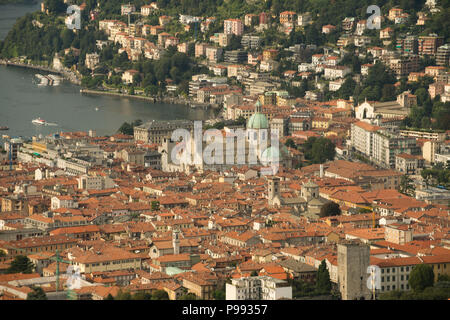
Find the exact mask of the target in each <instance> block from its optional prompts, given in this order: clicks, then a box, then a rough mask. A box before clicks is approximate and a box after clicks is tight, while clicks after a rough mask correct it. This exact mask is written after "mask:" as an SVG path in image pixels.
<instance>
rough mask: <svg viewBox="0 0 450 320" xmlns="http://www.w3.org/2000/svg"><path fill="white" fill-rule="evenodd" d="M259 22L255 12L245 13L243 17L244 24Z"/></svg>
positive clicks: (250, 24) (251, 24) (249, 24)
mask: <svg viewBox="0 0 450 320" xmlns="http://www.w3.org/2000/svg"><path fill="white" fill-rule="evenodd" d="M258 22H259V16H258V15H257V14H252V13H249V14H246V15H245V17H244V24H245V25H246V26H249V27H250V26H253V25H256V24H257V23H258Z"/></svg>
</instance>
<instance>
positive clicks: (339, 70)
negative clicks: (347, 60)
mask: <svg viewBox="0 0 450 320" xmlns="http://www.w3.org/2000/svg"><path fill="white" fill-rule="evenodd" d="M324 71H325V74H324V77H325V79H329V80H334V79H337V78H344V77H345V76H346V75H347V74H349V73H350V72H351V69H350V68H349V67H347V66H327V67H325V68H324Z"/></svg>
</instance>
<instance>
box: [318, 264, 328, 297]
mask: <svg viewBox="0 0 450 320" xmlns="http://www.w3.org/2000/svg"><path fill="white" fill-rule="evenodd" d="M316 291H317V293H319V294H327V293H330V291H331V280H330V273H329V272H328V269H327V264H326V262H325V260H322V262H321V263H320V266H319V269H318V270H317V279H316Z"/></svg>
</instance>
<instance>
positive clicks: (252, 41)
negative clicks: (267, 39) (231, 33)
mask: <svg viewBox="0 0 450 320" xmlns="http://www.w3.org/2000/svg"><path fill="white" fill-rule="evenodd" d="M241 45H242V46H243V47H244V48H249V49H257V48H259V46H260V45H261V38H260V37H259V36H251V35H245V36H243V37H242V40H241Z"/></svg>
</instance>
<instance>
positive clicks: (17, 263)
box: [6, 256, 34, 273]
mask: <svg viewBox="0 0 450 320" xmlns="http://www.w3.org/2000/svg"><path fill="white" fill-rule="evenodd" d="M33 270H34V264H33V263H32V262H31V261H30V259H28V257H27V256H16V257H15V258H14V260H13V261H12V262H11V266H10V267H9V268H8V270H7V271H6V273H32V272H33Z"/></svg>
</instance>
